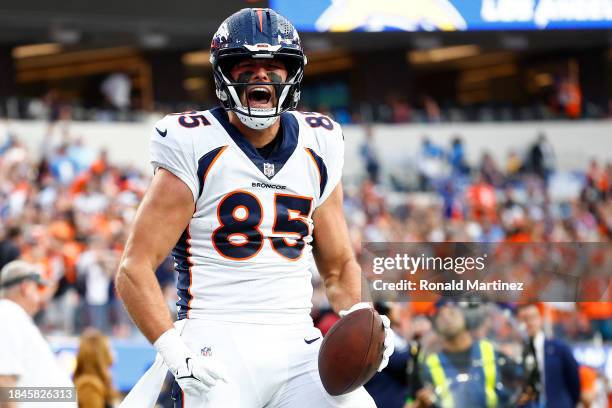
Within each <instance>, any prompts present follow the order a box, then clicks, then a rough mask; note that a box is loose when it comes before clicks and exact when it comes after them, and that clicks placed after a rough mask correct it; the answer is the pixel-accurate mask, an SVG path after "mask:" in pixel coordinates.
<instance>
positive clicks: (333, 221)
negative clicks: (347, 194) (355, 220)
mask: <svg viewBox="0 0 612 408" xmlns="http://www.w3.org/2000/svg"><path fill="white" fill-rule="evenodd" d="M342 201H343V197H342V184H341V183H338V185H337V186H336V187H335V188H334V190H333V192H332V193H331V194H330V196H329V197H328V198H327V200H325V202H324V203H323V204H321V205H320V206H319V207H318V208H317V210H316V211H315V212H314V214H313V216H312V219H313V222H314V225H315V228H314V232H313V233H314V252H313V253H314V259H315V262H316V264H317V269H318V270H319V273H320V274H321V277H322V278H323V282H324V283H325V289H326V292H327V298H328V299H329V302H330V304H331V306H332V308H333V309H334V311H335V312H336V313H339V312H340V311H341V310H348V309H350V307H351V306H353V305H355V304H357V303H359V302H361V267H360V266H359V264H358V263H357V260H356V259H355V255H354V253H353V249H352V248H351V240H350V238H349V233H348V228H347V226H346V221H345V219H344V210H343V206H342Z"/></svg>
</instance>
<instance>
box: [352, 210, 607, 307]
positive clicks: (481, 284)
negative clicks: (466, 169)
mask: <svg viewBox="0 0 612 408" xmlns="http://www.w3.org/2000/svg"><path fill="white" fill-rule="evenodd" d="M475 216H477V215H475ZM482 216H486V214H482ZM513 225H514V224H513ZM516 226H517V228H520V223H517V224H516ZM518 236H519V235H517V237H518ZM359 261H360V264H361V267H362V270H363V273H364V275H365V280H364V285H363V287H364V290H365V291H367V292H368V293H364V296H365V297H367V296H368V295H369V296H371V297H372V299H373V300H374V301H402V302H403V301H416V302H435V301H438V300H439V299H440V298H441V297H465V296H470V297H473V298H476V299H482V300H483V301H488V302H497V303H517V302H519V303H524V302H536V301H537V302H611V301H612V245H610V244H609V243H571V242H568V243H527V242H504V243H473V242H468V243H462V242H441V243H393V242H381V243H365V244H364V245H363V247H362V250H361V253H360V256H359Z"/></svg>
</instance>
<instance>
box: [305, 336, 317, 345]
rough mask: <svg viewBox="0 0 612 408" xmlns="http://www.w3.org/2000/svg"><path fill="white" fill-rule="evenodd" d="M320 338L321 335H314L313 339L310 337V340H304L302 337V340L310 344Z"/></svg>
mask: <svg viewBox="0 0 612 408" xmlns="http://www.w3.org/2000/svg"><path fill="white" fill-rule="evenodd" d="M320 338H321V336H319V337H315V338H314V339H312V340H306V339H304V342H305V343H306V344H312V343H314V342H315V341H317V340H319V339H320Z"/></svg>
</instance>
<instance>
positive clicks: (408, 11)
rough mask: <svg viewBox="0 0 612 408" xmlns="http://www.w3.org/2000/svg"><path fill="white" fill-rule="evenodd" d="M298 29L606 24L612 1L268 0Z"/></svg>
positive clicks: (540, 27)
mask: <svg viewBox="0 0 612 408" xmlns="http://www.w3.org/2000/svg"><path fill="white" fill-rule="evenodd" d="M270 7H271V8H273V9H275V10H276V11H278V12H279V13H280V14H282V15H284V16H285V17H287V18H288V19H289V20H290V21H292V22H293V24H294V25H295V27H296V28H297V29H298V30H299V31H320V32H327V31H331V32H346V31H470V30H551V29H605V28H610V27H612V0H376V1H370V0H270Z"/></svg>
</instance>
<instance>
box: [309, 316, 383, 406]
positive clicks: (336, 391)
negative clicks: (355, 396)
mask: <svg viewBox="0 0 612 408" xmlns="http://www.w3.org/2000/svg"><path fill="white" fill-rule="evenodd" d="M384 341H385V329H384V326H383V322H382V319H381V318H380V316H379V315H378V313H377V312H376V311H375V310H373V309H361V310H356V311H354V312H352V313H350V314H348V315H346V316H345V317H343V318H342V319H340V320H339V321H338V322H336V324H334V325H333V326H332V328H331V329H330V330H329V332H328V333H327V334H326V335H325V338H324V339H323V343H322V344H321V349H320V350H319V375H320V376H321V382H322V383H323V387H325V390H326V391H327V392H328V393H329V394H330V395H342V394H346V393H348V392H351V391H353V390H355V389H357V388H358V387H361V386H362V385H363V384H365V383H366V382H367V381H368V380H369V379H370V378H372V376H374V374H376V370H377V369H378V367H379V365H380V362H381V360H382V352H383V347H384Z"/></svg>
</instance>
